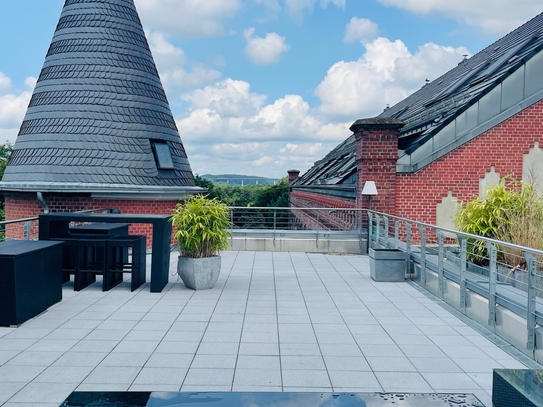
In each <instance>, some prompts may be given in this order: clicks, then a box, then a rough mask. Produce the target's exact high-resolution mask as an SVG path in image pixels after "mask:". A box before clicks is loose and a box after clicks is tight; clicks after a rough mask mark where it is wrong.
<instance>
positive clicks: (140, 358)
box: [100, 352, 175, 367]
mask: <svg viewBox="0 0 543 407" xmlns="http://www.w3.org/2000/svg"><path fill="white" fill-rule="evenodd" d="M159 355H160V354H159ZM150 356H151V353H145V352H138V353H130V352H115V353H110V354H109V355H107V356H106V357H105V358H104V359H103V360H102V361H101V362H100V366H109V367H143V366H144V365H146V363H147V361H148V360H149V358H150ZM169 356H170V357H171V358H174V357H175V355H169Z"/></svg>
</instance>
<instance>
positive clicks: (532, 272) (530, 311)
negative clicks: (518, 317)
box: [526, 253, 537, 350]
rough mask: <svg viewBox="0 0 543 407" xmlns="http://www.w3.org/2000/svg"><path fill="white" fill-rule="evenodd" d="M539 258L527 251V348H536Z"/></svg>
mask: <svg viewBox="0 0 543 407" xmlns="http://www.w3.org/2000/svg"><path fill="white" fill-rule="evenodd" d="M536 263H537V260H536V258H535V257H534V256H532V255H531V254H530V253H526V264H527V266H528V273H529V274H528V308H527V315H526V328H527V329H528V342H527V344H526V349H528V350H534V349H535V309H536V287H535V286H536V278H537V274H536V273H537V265H536Z"/></svg>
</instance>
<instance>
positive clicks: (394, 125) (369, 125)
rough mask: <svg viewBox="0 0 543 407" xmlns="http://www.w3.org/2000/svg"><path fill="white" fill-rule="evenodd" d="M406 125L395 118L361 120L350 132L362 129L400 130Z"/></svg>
mask: <svg viewBox="0 0 543 407" xmlns="http://www.w3.org/2000/svg"><path fill="white" fill-rule="evenodd" d="M403 126H405V123H404V122H402V121H401V120H398V119H395V118H393V117H372V118H369V119H359V120H357V121H355V122H354V123H353V124H352V126H351V127H349V130H351V131H352V132H353V133H354V132H356V131H358V130H360V129H368V130H371V129H376V130H377V129H398V130H400V129H401V128H402V127H403Z"/></svg>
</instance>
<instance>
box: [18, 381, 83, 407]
mask: <svg viewBox="0 0 543 407" xmlns="http://www.w3.org/2000/svg"><path fill="white" fill-rule="evenodd" d="M76 387H77V386H76V384H74V383H29V384H28V385H26V386H25V387H24V388H22V389H21V390H20V391H19V392H18V393H17V394H15V395H14V396H13V397H12V398H11V399H10V400H9V401H10V403H34V405H42V403H44V404H45V403H57V404H60V403H62V402H63V401H64V400H65V399H66V398H67V397H68V396H69V395H70V393H71V392H72V391H74V389H75V388H76Z"/></svg>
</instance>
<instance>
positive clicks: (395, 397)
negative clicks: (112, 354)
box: [61, 392, 484, 407]
mask: <svg viewBox="0 0 543 407" xmlns="http://www.w3.org/2000/svg"><path fill="white" fill-rule="evenodd" d="M184 405H187V406H188V407H189V406H190V407H226V406H235V407H270V406H273V407H294V406H302V407H450V406H453V405H454V406H455V407H484V405H483V404H482V403H481V402H480V401H479V400H478V399H477V398H476V397H475V396H473V395H472V394H436V393H428V394H414V393H281V392H271V393H242V392H204V393H197V392H180V393H176V392H105V393H104V392H73V393H72V394H71V395H70V397H68V399H67V400H66V401H65V402H64V403H63V404H61V406H62V407H75V406H77V407H85V406H88V407H91V406H101V407H108V406H111V407H113V406H123V407H142V406H148V407H180V406H184Z"/></svg>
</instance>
